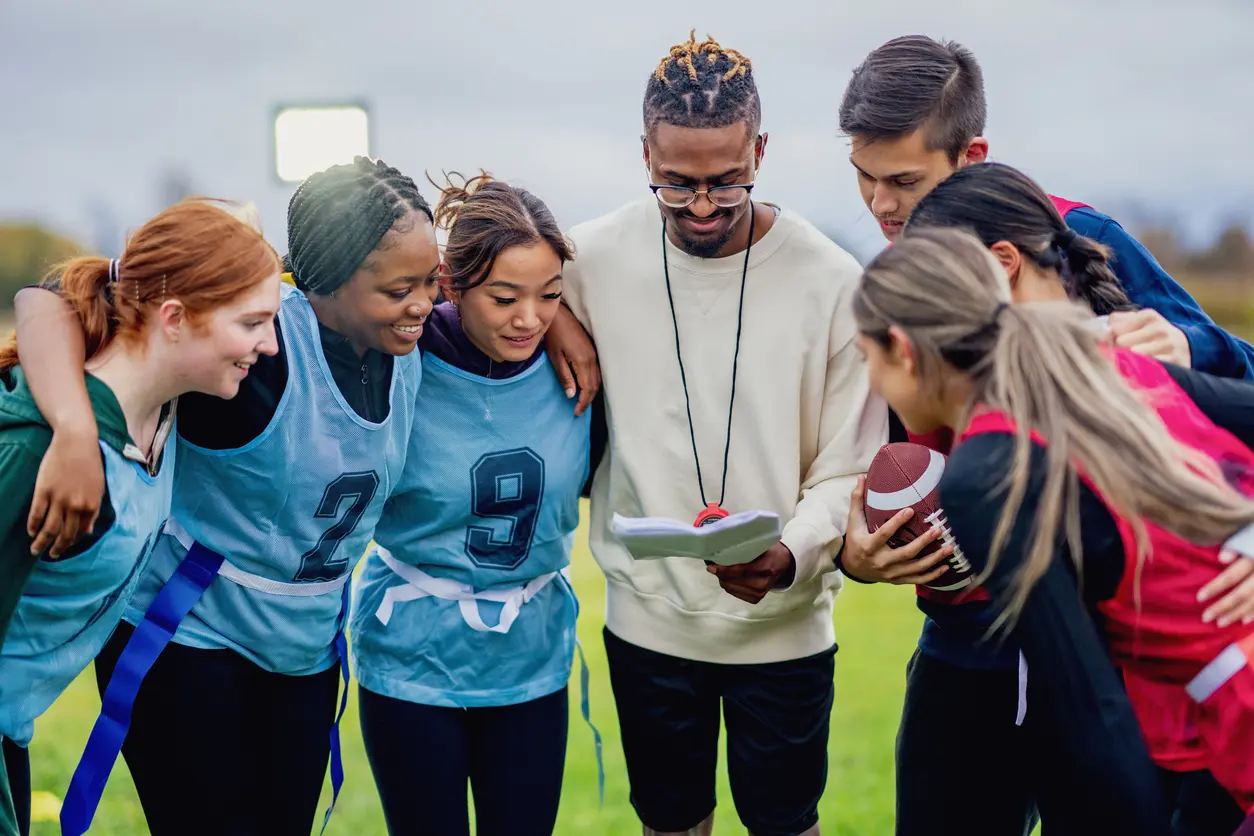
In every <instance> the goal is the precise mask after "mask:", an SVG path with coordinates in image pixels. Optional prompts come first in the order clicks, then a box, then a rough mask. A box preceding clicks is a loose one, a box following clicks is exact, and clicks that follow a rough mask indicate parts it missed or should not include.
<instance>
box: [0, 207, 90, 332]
mask: <svg viewBox="0 0 1254 836" xmlns="http://www.w3.org/2000/svg"><path fill="white" fill-rule="evenodd" d="M84 252H86V249H85V248H84V247H83V246H82V245H81V244H79V243H78V242H77V241H72V240H71V239H69V238H66V237H64V236H62V235H58V234H57V233H55V232H51V231H50V230H47V229H44V228H43V227H41V226H38V225H36V224H27V223H20V224H0V312H7V311H9V310H11V309H12V307H13V296H14V295H15V294H16V293H17V292H18V291H19V290H21V289H22V288H23V287H25V286H27V285H31V284H38V283H39V282H40V281H42V280H43V278H44V276H45V275H47V273H48V271H49V270H50V269H51V268H52V267H53V266H55V265H56V264H58V263H60V262H62V261H65V260H66V259H69V258H73V257H74V256H76V255H81V254H82V253H84Z"/></svg>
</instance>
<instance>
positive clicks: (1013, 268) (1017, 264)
mask: <svg viewBox="0 0 1254 836" xmlns="http://www.w3.org/2000/svg"><path fill="white" fill-rule="evenodd" d="M988 249H989V252H991V253H992V254H993V257H994V258H996V259H997V262H998V263H999V264H1001V266H1002V269H1003V270H1005V271H1006V278H1007V279H1008V280H1009V281H1010V290H1011V292H1012V293H1013V292H1014V291H1015V289H1016V288H1017V287H1018V285H1019V277H1020V276H1021V275H1022V273H1023V253H1021V252H1019V248H1018V247H1016V246H1015V245H1014V244H1012V243H1010V242H1009V241H998V242H997V243H996V244H993V246H991V247H989V248H988Z"/></svg>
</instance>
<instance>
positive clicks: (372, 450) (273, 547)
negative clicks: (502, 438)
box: [126, 285, 422, 675]
mask: <svg viewBox="0 0 1254 836" xmlns="http://www.w3.org/2000/svg"><path fill="white" fill-rule="evenodd" d="M279 323H280V326H281V330H282V335H283V344H284V350H285V355H286V358H287V365H288V370H287V386H286V388H285V389H284V392H283V396H282V398H280V400H279V404H278V407H277V408H276V409H275V412H274V417H273V418H271V420H270V423H269V425H268V426H267V427H266V428H265V430H263V431H262V433H261V434H260V435H259V436H258V437H257V438H255V439H253V440H252V441H250V442H249V443H248V444H246V445H244V446H243V447H239V448H236V449H234V450H206V449H204V448H201V447H197V446H195V445H193V444H189V443H188V442H187V441H186V440H183V439H180V440H179V448H180V449H179V472H178V476H177V479H176V482H175V486H174V504H173V510H172V512H171V524H170V525H167V527H166V530H167V533H166V534H165V535H163V536H162V537H161V538H160V540H159V541H158V542H157V545H156V547H155V549H154V551H153V556H152V560H151V561H150V563H149V568H148V571H147V572H146V573H145V574H144V577H143V578H142V579H141V581H140V584H139V589H138V590H137V591H136V593H135V596H134V598H133V600H132V603H131V606H130V607H129V608H128V609H127V611H126V620H127V621H128V622H130V623H131V624H137V623H139V621H140V620H141V619H142V618H143V615H144V612H145V611H146V610H147V608H148V605H149V604H151V603H152V599H153V598H154V597H155V595H156V593H157V591H158V590H159V589H160V588H161V586H162V585H163V584H164V583H165V582H166V581H167V580H169V578H170V576H171V575H172V574H173V573H174V570H175V569H176V568H177V567H178V565H179V563H180V562H181V561H182V559H183V557H184V556H185V555H186V554H187V549H188V547H189V546H190V541H191V540H195V541H197V542H199V543H201V544H202V545H203V546H205V547H206V548H208V549H211V550H212V551H215V552H217V553H219V554H221V555H223V556H224V557H225V558H226V561H227V562H226V563H225V564H224V565H223V569H222V571H221V572H220V574H219V576H218V577H217V578H215V579H214V581H213V583H212V585H210V587H209V589H208V590H206V591H205V594H204V596H203V597H202V598H201V599H200V601H199V602H197V604H196V605H195V607H193V608H192V611H191V612H190V613H189V614H188V615H187V617H186V618H185V619H184V620H183V623H182V624H180V625H179V628H178V632H177V633H176V634H175V636H174V641H175V642H176V643H178V644H182V645H186V646H189V647H197V648H207V649H218V648H229V649H231V650H235V651H237V652H238V653H240V654H241V655H243V656H244V657H245V658H247V659H249V660H251V661H252V662H254V663H255V664H257V665H259V666H260V667H262V668H264V669H265V670H268V671H273V672H276V673H284V674H291V675H303V674H310V673H318V672H320V671H324V670H327V669H328V668H330V667H331V666H332V665H333V664H335V653H334V650H333V647H332V645H333V642H334V639H335V635H336V633H337V631H338V628H339V626H340V624H341V617H340V611H341V592H342V587H343V584H344V583H346V582H348V578H349V574H350V573H351V572H352V571H353V568H354V567H355V566H356V565H357V562H358V560H359V559H360V557H361V555H362V554H363V553H364V552H365V550H366V545H367V544H368V543H369V542H370V537H371V535H372V533H373V532H374V526H375V523H376V522H377V521H378V519H379V515H380V513H381V512H382V510H383V503H384V500H385V499H386V498H387V496H388V494H389V493H390V492H391V491H392V490H393V488H394V487H395V481H396V479H397V478H398V477H399V475H400V472H401V468H402V466H403V464H404V461H405V453H406V448H407V444H408V441H409V436H410V430H411V427H412V426H413V420H414V407H415V401H416V398H417V394H418V385H419V383H420V382H421V380H422V361H421V359H420V357H419V355H418V352H417V351H415V352H413V353H412V354H409V355H406V356H404V357H397V358H395V363H394V366H393V371H392V386H391V391H390V393H389V403H390V408H389V411H388V417H387V418H386V419H385V420H384V421H383V422H382V423H378V424H375V423H371V422H369V421H366V420H365V419H363V418H362V417H360V416H359V415H357V414H356V413H355V412H354V411H353V409H352V407H351V406H349V404H348V403H347V402H346V401H345V400H344V397H343V395H341V394H340V390H339V388H338V387H337V386H336V384H335V380H334V379H333V378H332V376H331V370H330V369H329V368H328V366H327V361H326V357H325V356H324V355H323V353H322V340H321V337H320V335H319V331H318V320H317V318H316V317H315V316H314V311H313V308H312V307H311V306H310V304H309V301H308V300H307V299H306V298H305V296H304V294H302V293H301V292H300V291H299V290H297V289H296V288H294V287H291V286H290V285H284V286H283V296H282V302H281V304H280V306H279ZM171 530H173V531H174V532H176V533H175V534H172V533H170V532H171ZM176 535H177V536H176ZM180 539H181V540H182V542H180ZM293 590H295V591H293ZM309 592H312V593H314V594H304V593H309Z"/></svg>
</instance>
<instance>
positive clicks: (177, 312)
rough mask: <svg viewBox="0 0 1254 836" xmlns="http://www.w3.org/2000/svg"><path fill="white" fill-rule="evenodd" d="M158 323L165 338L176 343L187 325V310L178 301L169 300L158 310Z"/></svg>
mask: <svg viewBox="0 0 1254 836" xmlns="http://www.w3.org/2000/svg"><path fill="white" fill-rule="evenodd" d="M157 323H158V327H160V328H161V333H163V334H165V338H166V339H167V340H169V341H170V342H175V343H176V342H178V341H179V334H180V333H181V332H182V330H183V326H184V325H186V324H187V308H186V307H184V305H183V303H182V302H180V301H179V300H178V299H167V300H165V301H164V302H162V303H161V307H160V308H158V309H157Z"/></svg>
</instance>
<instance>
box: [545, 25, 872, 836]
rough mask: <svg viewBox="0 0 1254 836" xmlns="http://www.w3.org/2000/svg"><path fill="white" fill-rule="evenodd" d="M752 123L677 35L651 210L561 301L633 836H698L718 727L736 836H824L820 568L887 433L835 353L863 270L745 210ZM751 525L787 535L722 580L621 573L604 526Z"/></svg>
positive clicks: (612, 230)
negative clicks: (575, 344) (582, 422)
mask: <svg viewBox="0 0 1254 836" xmlns="http://www.w3.org/2000/svg"><path fill="white" fill-rule="evenodd" d="M760 122H761V105H760V101H759V98H758V91H757V86H756V84H755V81H754V75H753V68H752V65H751V64H750V62H749V59H748V58H746V57H745V56H743V55H741V54H740V53H738V52H736V51H734V50H730V49H724V48H723V47H721V46H720V45H719V44H718V43H716V42H715V41H714V40H713V39H707V40H705V41H702V42H698V41H697V40H696V38H695V33H694V36H692V37H690V38H689V40H688V41H687V42H686V43H682V44H679V45H678V46H675V47H673V48H672V49H671V50H670V54H669V55H668V56H667V57H666V58H665V59H664V60H663V61H662V62H661V63H660V64H659V65H658V67H657V69H656V71H654V73H653V74H652V76H651V77H650V78H649V81H648V84H647V87H646V89H645V97H644V128H645V134H644V136H643V137H642V140H643V150H644V162H645V166H646V168H647V169H648V178H649V180H648V187H649V189H650V190H651V192H652V194H650V195H648V196H646V197H644V198H642V199H641V200H640V201H637V202H635V203H632V204H629V205H628V206H626V207H624V208H622V209H619V210H618V211H616V212H613V213H611V214H609V215H606V216H605V217H602V218H599V219H597V220H593V221H590V222H588V223H585V224H581V225H579V226H576V227H575V228H574V229H573V230H571V232H570V237H571V238H573V239H574V242H575V247H576V250H577V252H578V253H579V255H578V257H577V259H576V260H575V261H573V262H571V263H570V264H568V265H567V266H566V270H565V273H564V294H565V298H566V300H567V302H568V304H569V305H570V307H571V309H572V310H573V311H574V312H575V314H576V316H577V317H578V318H579V320H580V321H581V322H582V323H583V325H584V326H585V327H586V328H587V330H588V331H589V333H591V334H592V336H593V338H594V339H595V340H596V342H597V345H598V351H599V353H600V362H601V369H602V374H603V380H604V389H603V393H604V395H605V399H606V410H605V412H606V415H607V417H608V424H609V454H608V456H607V457H606V458H605V460H604V461H603V462H601V464H600V466H599V467H598V468H597V470H596V473H595V477H594V480H593V486H592V521H591V535H590V536H591V545H592V552H593V554H594V556H595V557H596V559H597V562H598V563H599V564H600V565H601V568H602V569H603V570H604V572H605V575H606V579H607V593H606V616H605V619H606V630H605V644H606V652H607V658H608V662H609V669H610V679H611V684H612V687H613V690H614V696H615V701H616V703H617V706H618V716H619V721H620V727H621V730H622V742H623V751H624V754H625V756H626V761H627V771H628V776H629V779H630V782H631V800H632V804H633V805H634V807H635V809H636V812H637V814H638V815H639V817H640V819H641V821H642V823H643V825H644V832H645V833H646V834H653V833H659V834H660V833H698V834H701V833H710V832H711V830H712V828H713V820H714V807H715V792H714V783H715V782H714V776H715V766H716V763H717V759H718V754H717V749H718V737H719V716H720V710H721V713H722V715H723V717H724V718H725V721H726V728H727V736H728V739H727V755H728V766H729V772H730V776H731V787H732V796H733V800H734V801H735V805H736V811H737V813H738V814H739V816H740V819H741V821H742V822H744V824H745V826H746V827H747V828H748V829H749V831H750V833H752V834H754V836H777V834H778V836H784V834H788V836H796V834H817V833H818V832H819V826H818V802H819V798H820V796H821V795H822V793H823V788H824V784H825V783H826V776H827V741H828V732H829V726H830V718H829V715H830V712H831V706H832V677H833V671H834V662H833V656H834V654H835V652H836V641H835V635H834V632H833V629H832V602H833V598H834V592H835V588H836V587H838V585H839V576H838V575H837V574H836V573H835V572H834V571H833V560H832V558H833V555H834V554H835V553H836V551H837V549H839V547H840V545H841V542H842V528H843V522H844V520H845V519H846V517H847V515H848V510H849V497H850V494H851V492H852V490H853V488H854V485H855V481H856V479H857V477H858V474H860V473H862V472H864V471H865V470H866V469H867V466H868V465H869V463H870V460H871V458H872V456H873V455H874V454H875V451H876V450H877V449H878V448H879V446H880V444H882V443H883V441H884V440H885V438H886V435H887V420H888V419H887V410H886V407H884V405H883V403H882V402H881V401H878V400H875V401H872V400H870V396H869V395H868V386H867V378H866V374H865V372H864V370H863V367H862V364H861V363H860V361H859V359H858V353H857V350H856V348H855V347H854V345H853V338H854V335H855V327H854V320H853V315H852V312H851V310H850V307H849V299H850V296H851V293H852V291H853V289H854V286H855V283H856V281H857V279H858V276H859V274H860V272H861V270H860V268H859V266H858V264H857V262H856V261H855V260H854V259H853V258H852V257H851V256H850V255H849V254H848V253H846V252H844V251H843V250H841V249H840V248H839V247H838V246H836V245H835V244H834V243H832V242H831V241H830V240H829V239H828V238H826V237H825V236H824V235H822V234H821V233H819V232H818V231H817V230H816V229H815V228H814V227H813V226H811V225H810V224H809V223H807V222H806V221H805V220H803V219H802V218H800V217H798V216H797V215H796V214H795V213H793V212H791V211H789V210H788V209H781V208H779V207H776V206H774V205H771V204H768V203H761V202H757V201H754V200H752V199H751V197H750V192H751V191H752V190H753V189H754V180H755V177H756V175H757V172H758V169H759V167H760V165H761V163H762V157H763V152H764V151H765V150H766V141H767V137H766V135H765V134H763V133H760V132H759V127H760ZM746 311H748V312H750V315H749V316H746V315H745V312H746ZM672 326H673V331H672ZM555 327H558V326H557V325H555ZM724 509H726V510H724ZM748 510H767V511H771V512H774V513H776V514H778V515H779V518H780V521H781V523H782V535H781V537H780V540H779V542H777V543H775V544H774V545H772V546H771V547H770V548H769V549H767V550H766V551H765V552H764V553H763V554H762V555H761V556H759V557H758V558H757V559H755V560H753V561H752V562H750V563H747V564H744V565H740V566H731V567H724V566H718V565H711V566H706V565H704V564H703V563H701V562H700V561H696V560H691V559H687V558H681V557H672V558H667V559H663V560H640V561H636V560H633V559H632V557H631V555H630V554H629V553H628V552H627V550H626V549H625V548H624V547H623V546H622V545H621V543H619V542H618V541H617V540H616V539H615V537H614V535H613V533H612V530H611V520H612V518H613V515H614V514H615V513H619V514H622V515H624V516H633V517H635V516H660V517H669V518H672V519H681V520H683V521H685V522H689V521H692V520H693V519H694V518H697V523H696V524H701V523H702V522H703V521H705V520H707V519H711V518H718V517H721V516H724V515H725V514H726V513H728V512H738V511H748Z"/></svg>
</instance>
